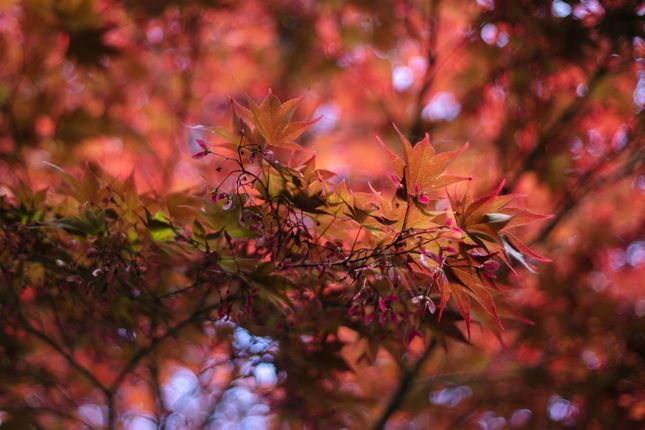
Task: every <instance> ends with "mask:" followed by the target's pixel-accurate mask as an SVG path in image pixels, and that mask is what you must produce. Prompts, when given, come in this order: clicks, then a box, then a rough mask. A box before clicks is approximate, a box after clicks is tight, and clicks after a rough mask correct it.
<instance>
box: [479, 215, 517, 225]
mask: <svg viewBox="0 0 645 430" xmlns="http://www.w3.org/2000/svg"><path fill="white" fill-rule="evenodd" d="M511 218H513V217H512V216H511V215H507V214H503V213H499V212H492V213H489V214H486V215H484V220H485V221H486V222H487V223H489V224H506V223H507V222H509V221H510V220H511Z"/></svg>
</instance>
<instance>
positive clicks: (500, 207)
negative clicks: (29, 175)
mask: <svg viewBox="0 0 645 430" xmlns="http://www.w3.org/2000/svg"><path fill="white" fill-rule="evenodd" d="M298 103H299V99H293V100H289V101H286V102H284V103H281V102H280V101H279V100H278V98H277V97H275V96H273V95H271V94H269V95H268V96H267V97H266V98H264V100H262V102H260V103H259V104H258V103H255V102H254V101H252V100H249V102H248V107H244V106H242V105H241V104H239V103H237V102H236V103H235V109H236V111H237V112H238V113H239V115H240V117H241V118H240V119H239V120H238V122H237V124H238V127H237V130H236V131H234V132H231V131H228V130H225V129H220V128H213V129H210V131H212V132H213V136H216V137H214V139H213V141H212V142H206V141H203V140H199V141H198V144H199V146H200V147H201V151H200V152H198V153H196V154H195V155H194V158H196V159H202V158H208V159H209V160H212V163H213V165H214V168H215V169H216V170H217V171H218V172H220V174H221V180H220V182H218V184H217V186H215V187H212V188H210V187H209V188H208V189H207V190H206V192H205V193H204V192H203V191H202V192H201V193H200V192H182V193H171V194H169V195H167V196H165V198H162V199H160V198H156V197H155V196H153V195H151V194H143V195H140V194H138V193H137V190H136V187H135V185H134V181H133V180H132V178H128V179H126V180H125V181H122V180H118V179H115V178H113V177H110V176H109V175H108V174H106V173H105V172H103V171H102V170H101V169H100V168H99V167H98V166H95V165H90V166H88V168H87V170H86V172H85V174H84V175H83V177H82V178H81V179H78V178H76V177H74V176H73V175H70V174H68V173H66V172H64V171H63V170H62V169H60V168H58V167H57V166H54V165H51V167H53V168H55V169H56V170H59V172H58V173H59V175H60V177H61V180H62V185H61V187H60V190H59V191H58V192H56V193H49V194H50V195H49V198H46V196H47V194H48V192H47V191H46V190H42V191H39V192H36V193H34V192H32V191H31V189H30V188H29V187H28V186H27V185H22V186H21V187H18V188H16V187H14V188H13V189H12V195H11V196H9V197H8V196H4V197H2V199H1V200H0V202H1V204H0V219H1V221H2V231H1V232H0V244H1V249H2V251H1V252H0V258H1V263H2V264H0V267H1V269H0V276H1V277H2V285H3V287H2V290H1V291H0V293H1V294H2V296H1V301H0V307H1V311H2V314H3V318H4V324H3V326H2V336H1V337H0V347H1V348H2V350H3V351H4V353H5V357H7V359H8V361H7V362H5V363H3V365H2V372H3V373H4V376H3V379H4V378H7V377H8V375H9V374H11V375H14V377H15V375H19V379H20V381H19V380H18V379H13V383H12V384H5V385H4V387H3V388H2V390H1V391H0V397H2V398H3V399H5V400H11V399H13V400H12V401H9V402H8V404H13V405H14V406H15V405H20V404H22V403H23V402H21V401H19V400H16V399H17V398H19V397H20V393H21V392H22V391H21V388H20V387H21V383H27V384H28V383H29V381H31V380H33V378H34V377H36V376H38V378H39V381H41V382H42V380H43V375H47V377H46V378H44V379H45V380H49V381H55V380H56V378H57V372H60V371H61V370H60V369H59V368H57V367H56V365H57V363H56V362H55V360H54V361H53V362H49V363H47V362H42V361H41V360H39V359H38V358H37V357H35V356H34V355H33V353H34V350H32V349H30V348H29V347H27V345H30V344H31V342H44V343H45V344H46V345H47V347H48V348H51V349H53V351H52V353H53V354H54V355H55V356H57V360H58V359H60V360H62V361H63V362H64V363H66V367H65V369H66V370H65V372H68V373H69V375H68V377H69V378H79V379H80V380H81V381H84V385H85V384H89V387H91V388H93V389H94V390H96V392H98V393H99V394H101V395H103V397H104V402H105V404H107V405H108V407H109V410H110V411H109V413H108V418H107V425H108V427H109V428H113V427H114V426H115V425H116V423H117V420H118V410H119V405H118V404H116V403H115V402H117V400H118V397H117V393H118V392H119V389H120V388H121V387H122V386H123V385H124V384H125V383H127V382H128V381H129V380H130V378H131V377H132V376H133V375H134V374H135V373H136V372H137V370H138V368H139V367H140V366H141V365H142V364H143V363H145V362H149V360H150V359H151V356H152V353H153V352H156V351H157V349H159V348H160V346H161V345H162V344H164V342H165V341H167V340H169V339H170V338H172V337H173V336H176V335H177V334H178V333H179V332H180V331H182V330H184V329H188V328H190V327H192V328H193V329H197V330H199V329H200V328H201V327H203V324H204V322H205V321H227V320H230V321H233V322H234V323H235V324H237V325H241V326H244V327H246V328H248V329H249V330H250V331H251V332H253V333H257V334H261V335H268V336H270V337H271V338H273V339H275V340H276V341H277V343H278V345H280V347H279V349H278V351H276V352H275V353H274V355H275V357H274V359H275V362H276V365H277V367H278V369H279V370H285V371H286V372H287V374H288V377H287V378H286V379H285V380H283V381H281V386H282V387H283V388H284V396H283V398H282V400H280V401H278V400H277V399H278V398H279V396H278V394H276V393H279V391H276V392H275V393H274V395H275V396H277V397H276V399H274V400H275V401H276V404H277V405H280V404H282V405H283V406H284V407H285V408H286V409H289V408H288V406H289V405H290V404H293V402H294V401H298V402H301V403H303V404H306V405H309V406H308V407H306V408H304V409H303V410H304V411H305V412H304V413H306V414H309V415H311V414H315V411H316V409H317V406H316V403H317V402H318V401H319V399H320V398H323V397H325V393H326V392H329V390H334V389H333V388H330V387H329V386H327V385H324V384H322V385H321V384H320V383H319V382H320V381H321V379H322V378H324V377H326V376H329V374H332V373H334V372H338V371H347V370H349V369H350V368H351V367H352V366H353V363H347V362H346V361H345V360H344V358H343V357H342V355H341V354H340V349H341V348H342V346H343V342H342V341H341V340H340V337H339V336H340V334H339V333H340V331H341V330H342V328H349V329H351V330H353V331H355V332H357V333H358V334H359V335H360V336H361V337H364V338H365V339H367V341H368V347H367V348H366V350H365V352H364V354H363V355H362V356H361V359H365V360H367V361H368V362H369V361H371V360H373V359H374V357H375V354H376V353H377V351H378V350H379V348H380V347H381V346H385V347H386V348H388V349H390V350H391V352H393V356H395V357H400V356H401V355H402V352H404V351H405V350H406V348H407V346H408V344H409V343H410V342H411V341H412V339H413V338H415V337H417V336H418V337H420V338H421V339H422V340H423V341H424V342H430V340H431V339H434V340H433V342H434V341H436V339H440V340H441V339H445V338H446V337H453V338H456V339H460V340H464V341H465V340H466V339H465V338H464V335H463V334H462V332H461V331H460V329H459V326H458V325H457V323H458V321H460V320H463V321H464V322H465V326H466V331H467V336H468V337H470V331H471V328H470V326H471V320H472V319H473V315H475V316H476V320H477V321H480V322H481V323H482V324H484V325H487V326H490V327H491V328H492V329H493V330H501V329H502V322H501V320H502V317H513V318H517V317H518V315H516V314H515V313H514V312H513V310H512V308H511V307H510V306H508V305H507V304H506V303H505V301H504V293H503V290H502V289H501V287H500V286H498V285H497V284H496V283H495V278H496V277H495V272H496V271H497V270H498V269H499V263H498V261H502V262H504V263H505V264H506V265H508V267H510V268H511V269H512V267H511V266H512V264H511V261H512V260H517V261H519V262H520V263H521V264H523V265H524V266H526V267H528V268H529V269H530V268H531V266H530V265H529V264H528V263H527V261H526V259H527V258H534V259H541V260H544V258H542V257H540V256H539V255H537V254H535V253H533V252H532V251H530V250H529V249H528V247H527V246H526V245H524V244H523V243H522V242H521V241H520V240H519V239H518V238H517V237H516V236H515V235H513V234H512V233H510V232H509V230H511V229H513V228H514V227H517V226H520V225H523V224H525V223H527V222H531V221H535V220H539V219H541V218H544V217H543V216H539V215H535V214H532V213H530V212H528V211H526V210H523V209H521V208H518V207H515V206H513V205H511V202H513V201H514V200H515V199H516V198H517V196H514V195H499V191H500V189H501V186H500V187H498V188H497V189H496V190H495V191H494V192H492V193H491V194H489V195H487V196H484V197H482V198H479V199H475V200H472V199H471V198H470V197H468V196H464V197H463V198H461V199H458V198H456V197H453V196H450V198H447V195H446V194H445V193H444V191H443V190H444V189H445V188H446V187H447V186H448V185H452V184H455V183H458V182H461V181H469V180H470V178H462V177H457V176H450V175H446V174H444V171H445V169H446V167H447V166H448V164H449V163H450V162H451V161H452V160H453V159H454V158H455V157H456V156H457V155H459V154H460V153H461V152H463V151H464V150H465V149H466V146H464V147H463V148H461V149H459V150H456V151H453V152H444V153H438V154H437V153H435V150H434V149H433V147H432V145H431V143H430V141H429V138H428V136H426V137H425V138H424V139H423V140H421V141H420V142H418V143H417V144H416V145H414V146H413V145H412V144H411V143H410V142H409V141H408V140H407V139H406V137H405V136H404V135H403V134H400V139H401V144H402V153H403V156H402V157H399V156H398V155H396V154H395V153H394V152H392V151H391V150H389V149H388V148H387V146H385V145H383V147H384V148H385V150H386V151H387V153H388V155H389V156H390V158H391V160H392V166H393V172H392V173H391V174H390V175H389V176H390V178H391V180H392V186H391V187H390V188H389V189H384V190H380V191H377V190H374V189H373V188H372V187H371V186H370V187H369V188H370V191H369V192H365V191H353V190H351V189H350V188H349V187H348V186H347V184H346V183H345V181H339V180H338V178H337V177H336V175H335V174H334V173H332V172H330V171H327V170H323V169H317V168H316V165H315V159H314V157H308V156H307V154H306V152H307V151H306V150H305V149H304V148H303V147H301V146H299V145H297V144H296V143H295V139H296V138H297V137H298V136H299V135H300V134H302V133H303V132H304V130H305V129H306V127H307V126H308V125H309V124H310V122H309V123H308V122H304V123H301V122H296V121H294V120H293V116H294V112H295V110H296V108H297V106H298ZM473 305H474V307H473ZM81 327H82V332H79V329H80V328H81ZM25 339H29V341H28V342H27V341H25ZM106 342H108V343H112V342H114V343H115V344H117V345H119V346H120V347H119V348H118V349H116V350H110V351H107V352H106V351H105V343H106ZM297 351H300V353H301V354H302V355H304V356H305V357H309V358H310V359H312V360H315V362H316V363H317V364H316V365H315V366H303V365H302V363H303V362H307V360H302V361H299V360H297V359H296V356H298V355H299V354H300V353H297ZM82 357H95V360H96V361H93V362H90V364H86V363H85V361H84V360H83V358H82ZM98 357H100V359H97V358H98ZM314 357H315V358H314ZM104 362H105V363H108V366H109V368H108V369H104V368H102V366H101V363H104ZM25 367H29V369H28V370H26V369H25ZM326 367H327V368H328V369H327V370H324V371H323V369H324V368H326ZM307 381H309V382H307ZM54 386H55V384H52V387H54ZM50 388H51V387H49V386H43V387H42V390H44V391H46V392H47V393H42V395H43V397H45V398H47V399H48V402H50V403H49V404H48V405H47V407H48V408H50V409H51V410H57V411H59V412H61V411H65V410H66V409H65V406H63V404H62V402H63V399H60V398H59V397H60V396H59V395H54V394H52V393H50V392H48V390H49V389H50ZM316 393H318V394H316ZM336 398H337V399H338V397H337V396H336ZM30 407H31V408H33V405H31V406H30V405H29V404H25V406H24V408H26V409H29V408H30ZM41 409H44V410H45V411H46V410H47V409H46V408H45V407H43V408H41ZM17 410H20V408H18V409H17ZM345 412H347V411H345ZM191 425H195V423H192V424H191Z"/></svg>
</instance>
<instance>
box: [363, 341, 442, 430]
mask: <svg viewBox="0 0 645 430" xmlns="http://www.w3.org/2000/svg"><path fill="white" fill-rule="evenodd" d="M436 346H437V340H436V339H432V341H430V343H429V344H428V346H427V347H426V349H425V351H423V354H421V356H420V357H419V358H418V359H417V361H416V362H415V363H414V365H413V366H412V367H410V368H408V369H406V370H405V371H404V372H403V375H402V376H401V380H400V381H399V387H398V389H397V390H396V392H395V393H394V395H393V396H392V398H391V399H390V401H389V403H388V404H387V407H386V408H385V410H384V411H383V413H382V414H381V416H380V417H379V419H378V420H377V421H376V423H375V424H374V427H372V429H373V430H383V429H384V428H385V425H386V424H387V421H388V420H389V419H390V417H391V416H392V414H393V413H394V412H396V410H397V409H399V407H400V406H401V404H402V403H403V400H405V396H406V394H407V393H408V391H409V390H410V387H411V386H412V382H413V381H414V379H415V378H416V377H417V375H418V374H419V372H420V371H421V368H422V367H423V364H424V363H425V361H426V360H427V359H428V357H430V354H431V353H432V351H434V349H435V347H436Z"/></svg>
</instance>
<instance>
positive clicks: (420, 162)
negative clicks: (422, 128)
mask: <svg viewBox="0 0 645 430" xmlns="http://www.w3.org/2000/svg"><path fill="white" fill-rule="evenodd" d="M394 129H395V130H396V132H397V133H398V135H399V138H400V139H401V143H402V145H403V159H401V158H400V157H399V156H398V155H396V154H395V153H394V152H392V151H391V150H390V149H389V148H388V147H387V145H385V144H384V143H383V141H381V140H380V139H378V138H377V139H378V141H379V143H380V144H381V146H382V147H383V149H384V150H385V152H386V153H387V155H388V156H389V158H390V159H391V160H392V162H393V164H394V167H395V169H396V175H397V179H401V181H402V182H401V183H402V184H403V186H404V188H405V190H404V191H405V194H406V195H410V194H411V195H414V196H417V197H418V199H419V201H420V202H422V203H427V202H428V201H429V199H430V198H432V199H438V198H441V195H440V194H439V193H438V192H437V190H439V189H441V188H444V187H446V186H448V185H451V184H454V183H456V182H460V181H464V180H466V179H468V178H463V177H460V176H450V175H442V173H443V171H444V170H446V168H447V167H448V165H449V164H450V162H451V161H452V160H453V159H454V158H455V157H457V156H458V155H459V154H461V153H462V152H464V151H465V150H466V149H467V148H468V143H466V144H464V145H463V146H462V147H461V148H459V149H456V150H454V151H447V152H442V153H439V154H437V153H436V151H435V150H434V148H433V146H432V144H431V143H430V137H429V136H428V134H427V133H426V135H425V137H424V138H423V139H422V140H420V141H419V142H417V144H416V145H414V146H412V144H411V143H410V141H409V140H408V139H407V138H406V137H405V136H404V135H403V133H401V131H400V130H399V129H398V128H397V127H396V125H394Z"/></svg>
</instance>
